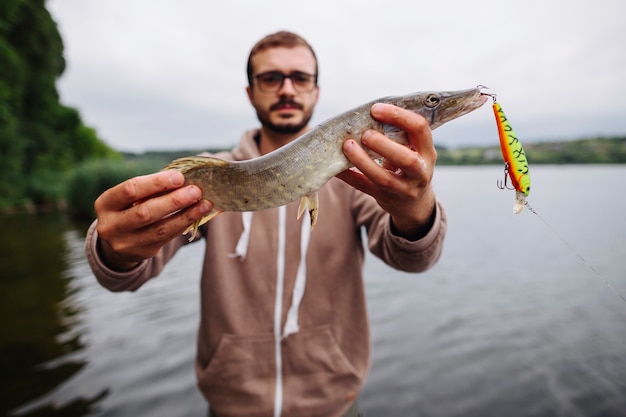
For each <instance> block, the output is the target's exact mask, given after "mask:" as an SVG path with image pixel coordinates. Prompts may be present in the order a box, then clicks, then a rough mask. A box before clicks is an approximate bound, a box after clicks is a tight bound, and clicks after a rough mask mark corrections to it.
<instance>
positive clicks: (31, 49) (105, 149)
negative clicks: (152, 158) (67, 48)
mask: <svg viewBox="0 0 626 417" xmlns="http://www.w3.org/2000/svg"><path fill="white" fill-rule="evenodd" d="M64 70H65V59H64V57H63V41H62V39H61V36H60V34H59V31H58V29H57V25H56V23H55V22H54V20H53V19H52V17H51V16H50V13H49V12H48V11H47V10H46V8H45V1H44V0H1V1H0V179H1V181H0V208H3V207H8V206H12V205H16V204H22V203H26V202H30V203H34V204H42V203H50V202H54V201H55V200H57V199H59V198H63V197H64V189H63V188H64V186H65V183H66V176H67V175H68V173H69V172H70V171H71V169H72V168H73V167H74V166H75V165H76V164H77V163H79V162H81V161H85V160H88V159H92V158H106V157H116V156H118V157H119V154H118V153H117V152H116V151H114V150H113V149H111V148H110V147H109V146H107V145H106V144H105V143H104V142H103V141H102V140H100V139H99V138H98V136H97V134H96V132H95V131H94V130H93V129H92V128H89V127H87V126H85V125H84V124H83V122H82V120H81V117H80V114H79V112H78V111H77V110H76V109H74V108H71V107H67V106H64V105H62V104H61V103H60V102H59V94H58V92H57V89H56V80H57V79H58V78H59V77H60V76H61V74H63V71H64Z"/></svg>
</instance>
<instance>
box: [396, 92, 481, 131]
mask: <svg viewBox="0 0 626 417" xmlns="http://www.w3.org/2000/svg"><path fill="white" fill-rule="evenodd" d="M488 99H489V96H488V95H485V94H483V93H482V92H481V90H480V88H471V89H468V90H460V91H428V92H424V93H420V94H417V95H412V96H407V100H411V101H412V102H410V103H403V105H402V107H405V108H407V109H409V110H412V111H414V112H415V113H417V114H419V115H421V116H422V117H424V118H425V119H426V120H427V121H428V124H429V125H430V128H431V130H432V129H435V128H437V127H439V126H441V125H442V124H444V123H446V122H449V121H450V120H454V119H456V118H457V117H461V116H463V115H464V114H467V113H469V112H471V111H473V110H476V109H477V108H479V107H480V106H482V105H483V104H485V102H486V101H487V100H488Z"/></svg>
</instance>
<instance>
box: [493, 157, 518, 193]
mask: <svg viewBox="0 0 626 417" xmlns="http://www.w3.org/2000/svg"><path fill="white" fill-rule="evenodd" d="M508 180H509V163H508V162H505V163H504V181H502V180H496V185H497V187H498V188H499V189H501V190H504V189H505V188H506V189H507V190H514V189H515V188H514V187H509V184H508Z"/></svg>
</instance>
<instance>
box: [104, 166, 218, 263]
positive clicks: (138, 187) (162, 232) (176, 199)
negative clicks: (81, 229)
mask: <svg viewBox="0 0 626 417" xmlns="http://www.w3.org/2000/svg"><path fill="white" fill-rule="evenodd" d="M184 182H185V178H184V177H183V175H182V174H181V173H180V172H177V171H164V172H158V173H156V174H151V175H146V176H141V177H135V178H131V179H129V180H127V181H124V182H122V183H121V184H118V185H116V186H115V187H113V188H110V189H109V190H107V191H105V192H104V193H102V195H100V197H98V199H97V200H96V202H95V203H94V207H95V210H96V216H97V218H98V225H97V231H98V235H99V237H100V242H99V243H100V254H101V255H102V258H103V260H104V262H105V263H106V264H107V266H108V267H110V268H112V269H115V270H128V269H130V268H132V267H133V266H135V265H136V264H137V262H139V261H141V260H143V259H147V258H150V257H152V256H154V255H156V254H157V252H158V251H159V249H160V248H161V247H162V246H163V245H164V244H165V243H167V242H168V241H170V240H172V239H173V238H175V237H176V236H179V235H180V234H181V233H183V232H184V231H185V229H186V228H187V227H189V225H190V224H192V223H193V222H194V221H195V220H198V219H200V218H202V217H203V216H204V215H206V214H208V213H209V212H210V211H211V209H212V205H211V203H210V202H209V201H206V200H201V197H202V192H201V190H200V189H199V188H198V187H196V186H192V185H190V186H183V185H184Z"/></svg>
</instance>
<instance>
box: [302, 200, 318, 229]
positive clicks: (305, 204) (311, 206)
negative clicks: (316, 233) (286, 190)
mask: <svg viewBox="0 0 626 417" xmlns="http://www.w3.org/2000/svg"><path fill="white" fill-rule="evenodd" d="M305 209H308V210H309V215H310V216H311V230H313V228H314V227H315V224H316V223H317V214H318V213H319V197H318V195H317V192H314V193H312V194H308V195H305V196H303V197H302V198H301V199H300V205H299V206H298V219H300V217H302V213H304V210H305Z"/></svg>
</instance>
